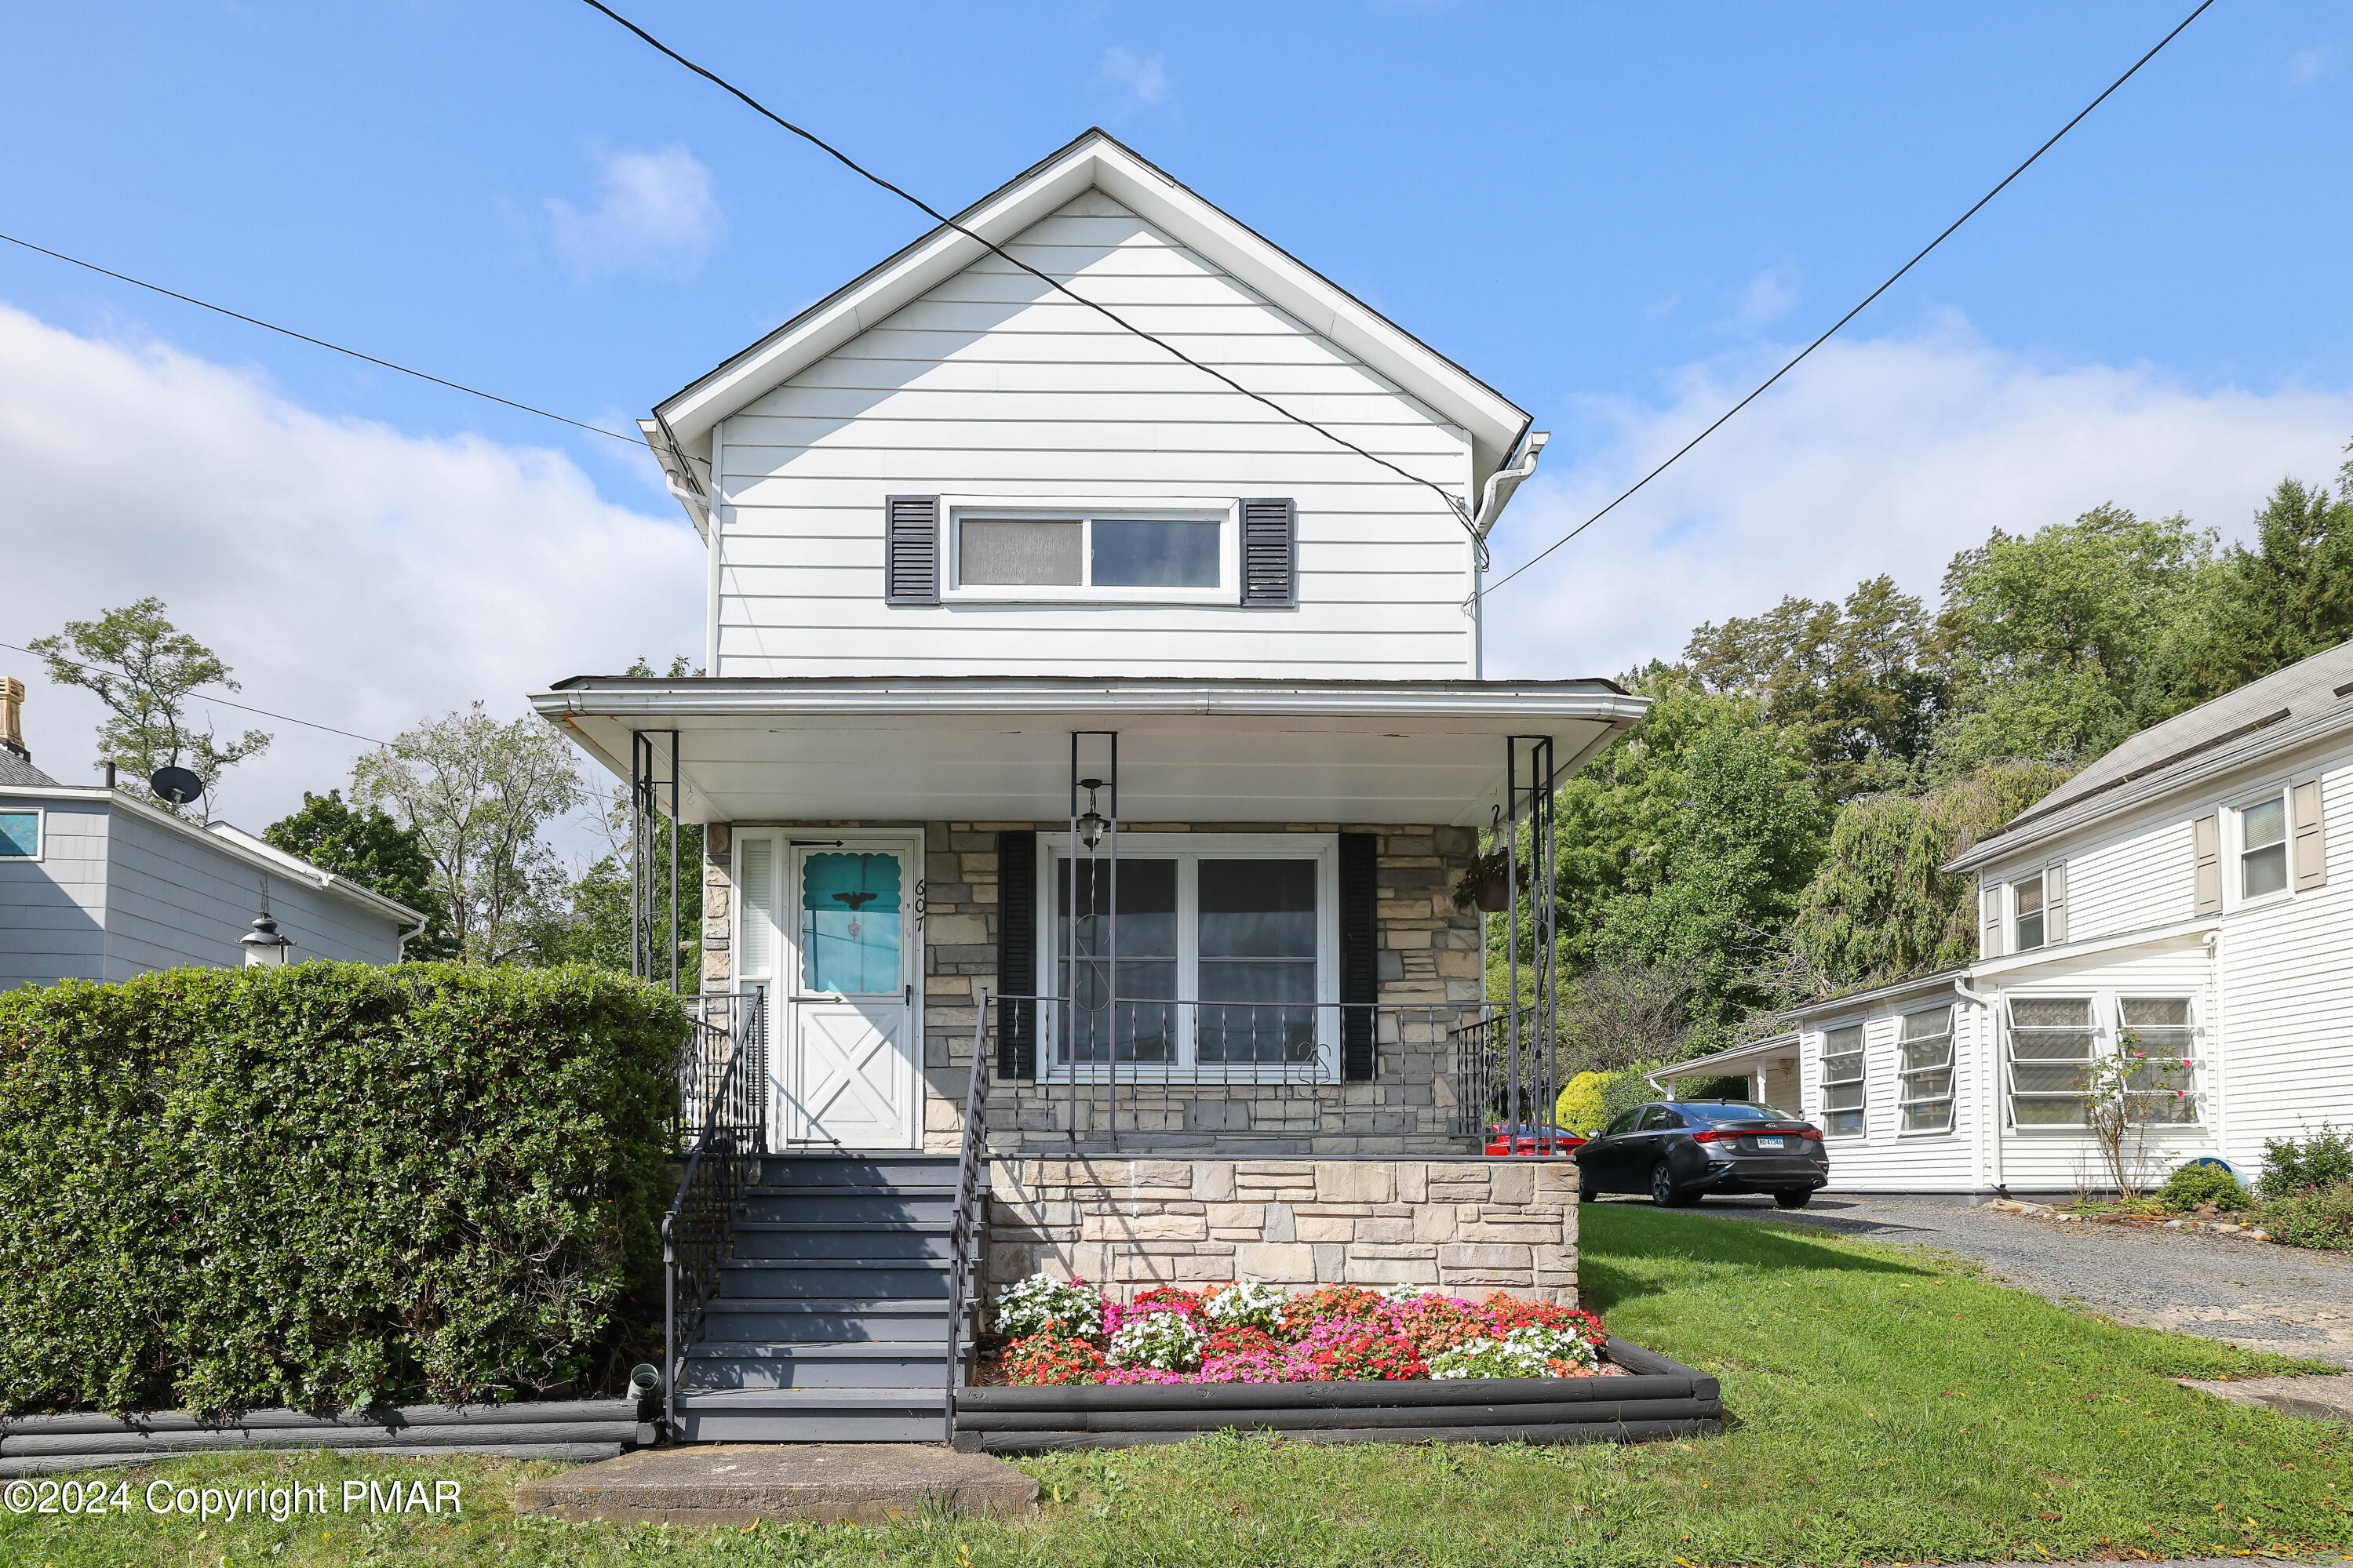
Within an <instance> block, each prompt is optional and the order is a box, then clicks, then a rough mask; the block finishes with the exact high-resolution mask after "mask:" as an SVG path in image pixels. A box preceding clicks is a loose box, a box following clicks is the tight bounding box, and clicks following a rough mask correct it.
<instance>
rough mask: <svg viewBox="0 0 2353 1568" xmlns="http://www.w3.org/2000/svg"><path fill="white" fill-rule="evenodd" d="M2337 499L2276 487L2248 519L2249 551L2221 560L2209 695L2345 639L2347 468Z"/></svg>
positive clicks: (2351, 616)
mask: <svg viewBox="0 0 2353 1568" xmlns="http://www.w3.org/2000/svg"><path fill="white" fill-rule="evenodd" d="M2342 473H2343V482H2342V483H2341V484H2340V485H2339V486H2338V488H2337V496H2336V499H2335V500H2331V499H2330V498H2329V494H2328V491H2327V489H2325V488H2317V487H2316V488H2314V489H2306V488H2305V487H2304V486H2303V485H2302V484H2300V483H2298V482H2297V481H2296V480H2295V479H2282V480H2281V481H2280V485H2279V488H2278V489H2275V490H2274V491H2273V492H2272V496H2271V500H2270V501H2269V502H2268V503H2266V504H2265V506H2264V507H2263V510H2261V511H2259V512H2257V513H2256V514H2255V536H2256V542H2255V548H2254V549H2253V550H2250V549H2248V548H2247V547H2246V546H2244V545H2241V544H2233V545H2232V546H2231V547H2230V548H2229V549H2227V550H2225V551H2224V552H2222V581H2221V591H2220V593H2219V594H2218V595H2217V602H2216V605H2215V612H2214V616H2213V623H2212V626H2211V631H2210V637H2209V644H2208V647H2207V650H2206V658H2205V660H2204V666H2203V668H2202V669H2201V670H2200V674H2201V676H2202V678H2203V681H2202V683H2203V685H2204V686H2205V688H2206V692H2207V695H2210V696H2212V695H2219V694H2220V693H2221V692H2224V691H2228V690H2230V689H2232V688H2233V687H2237V686H2242V685H2244V684H2245V683H2246V682H2248V681H2250V680H2254V679H2259V678H2261V677H2263V676H2266V675H2269V674H2270V673H2271V672H2272V671H2274V670H2275V669H2282V668H2285V667H2287V666H2288V665H2291V664H2294V663H2295V662H2296V661H2297V660H2298V659H2303V658H2311V657H2312V656H2313V655H2314V654H2316V653H2322V652H2325V651H2327V649H2329V648H2332V647H2336V646H2337V644H2338V643H2341V642H2343V641H2345V640H2346V639H2347V638H2348V637H2353V462H2348V463H2347V464H2346V465H2345V467H2344V469H2343V470H2342Z"/></svg>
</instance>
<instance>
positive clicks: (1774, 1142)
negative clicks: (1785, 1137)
mask: <svg viewBox="0 0 2353 1568" xmlns="http://www.w3.org/2000/svg"><path fill="white" fill-rule="evenodd" d="M1757 1147H1758V1148H1759V1149H1778V1148H1779V1147H1781V1141H1780V1140H1779V1139H1778V1138H1759V1139H1758V1140H1757Z"/></svg>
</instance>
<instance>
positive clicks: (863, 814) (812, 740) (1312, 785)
mask: <svg viewBox="0 0 2353 1568" xmlns="http://www.w3.org/2000/svg"><path fill="white" fill-rule="evenodd" d="M532 701H533V706H535V707H536V708H537V709H538V710H539V711H540V712H541V713H542V714H543V715H545V716H546V717H547V718H548V719H549V720H551V721H554V722H555V723H556V724H558V725H560V726H562V727H563V728H564V729H565V731H567V732H568V733H570V734H571V735H572V736H573V738H574V739H575V740H576V741H577V742H579V743H580V744H581V745H582V746H583V747H584V748H585V749H586V750H587V751H588V752H589V753H590V754H591V755H593V756H595V757H596V760H597V761H598V762H599V763H603V764H604V766H605V767H607V769H609V770H610V771H611V772H612V773H614V774H615V775H616V776H617V777H620V778H624V779H626V778H628V776H629V737H630V733H631V731H639V730H642V731H661V735H660V737H659V742H658V744H659V747H660V748H661V750H662V752H663V753H664V757H663V761H662V763H658V764H657V768H658V771H662V772H667V766H666V763H667V751H668V746H669V731H671V730H673V729H675V730H676V731H678V732H679V753H680V760H681V792H680V794H681V802H680V805H681V810H680V814H681V816H684V817H685V818H686V820H688V821H690V822H825V821H840V820H849V821H865V822H896V821H937V820H942V819H949V818H953V819H956V820H962V821H976V820H979V821H994V822H1018V821H1038V820H1045V821H1056V820H1060V819H1061V818H1063V817H1064V816H1066V815H1067V813H1068V810H1069V805H1068V802H1069V798H1070V792H1069V780H1070V757H1071V742H1070V736H1071V731H1074V730H1111V731H1118V733H1119V742H1120V758H1119V761H1120V767H1119V773H1120V779H1119V783H1120V798H1119V808H1120V819H1121V821H1122V822H1123V823H1124V824H1125V825H1128V826H1144V825H1146V824H1150V823H1163V822H1166V823H1179V822H1332V823H1381V822H1395V823H1414V824H1433V825H1447V824H1452V825H1460V826H1484V825H1485V823H1486V822H1487V820H1488V808H1489V807H1490V806H1491V805H1493V804H1494V803H1496V802H1498V801H1499V800H1501V798H1502V795H1503V787H1504V737H1505V736H1507V735H1549V736H1551V737H1552V738H1553V742H1554V755H1555V759H1556V764H1557V765H1558V766H1559V767H1560V768H1561V769H1562V770H1563V772H1564V773H1567V772H1570V771H1573V770H1574V769H1575V768H1577V766H1580V765H1581V764H1582V763H1584V762H1585V761H1586V760H1587V759H1588V758H1590V757H1591V756H1593V755H1594V754H1596V753H1598V752H1599V751H1600V750H1601V748H1603V747H1604V746H1606V745H1608V744H1609V742H1610V740H1612V739H1613V738H1614V737H1615V736H1616V735H1618V734H1619V733H1620V731H1623V730H1625V729H1626V728H1627V727H1628V726H1630V724H1632V723H1633V721H1635V720H1636V719H1637V718H1639V717H1640V716H1641V712H1642V710H1643V709H1644V708H1645V707H1646V706H1647V704H1646V703H1645V701H1644V700H1642V699H1641V698H1638V697H1630V696H1628V695H1626V694H1625V693H1624V692H1622V691H1620V690H1619V689H1617V688H1616V687H1615V686H1613V685H1611V684H1610V683H1609V682H1608V681H1601V680H1557V681H1323V682H1297V681H1271V680H1249V679H1225V680H1088V679H1076V678H1071V679H1040V678H1024V677H977V676H965V677H936V678H930V679H886V678H866V679H799V678H788V679H748V680H712V679H704V680H665V679H628V678H610V679H608V678H603V677H590V676H583V677H579V678H575V679H571V680H566V681H563V682H560V683H559V684H557V685H556V686H555V687H554V688H553V689H549V690H547V691H543V692H539V693H536V694H534V695H533V698H532ZM1092 755H1093V753H1090V756H1091V757H1092ZM1090 771H1092V770H1090ZM665 793H667V792H665ZM1106 805H1108V803H1106Z"/></svg>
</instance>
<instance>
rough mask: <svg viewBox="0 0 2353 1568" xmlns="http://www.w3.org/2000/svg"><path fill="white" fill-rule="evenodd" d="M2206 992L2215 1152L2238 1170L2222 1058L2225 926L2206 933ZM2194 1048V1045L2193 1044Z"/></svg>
mask: <svg viewBox="0 0 2353 1568" xmlns="http://www.w3.org/2000/svg"><path fill="white" fill-rule="evenodd" d="M2205 940H2206V985H2207V992H2206V994H2207V995H2208V996H2210V997H2211V998H2212V1001H2211V1004H2209V1005H2208V1006H2207V1009H2206V1016H2205V1019H2204V1023H2205V1025H2206V1049H2205V1050H2204V1052H2202V1053H2201V1054H2202V1055H2203V1056H2204V1057H2205V1058H2206V1064H2207V1065H2206V1099H2207V1103H2208V1104H2210V1105H2211V1106H2212V1107H2213V1108H2214V1118H2213V1121H2214V1152H2216V1153H2218V1154H2220V1155H2221V1157H2222V1159H2223V1160H2224V1161H2225V1162H2226V1163H2230V1164H2231V1166H2232V1169H2234V1170H2235V1169H2237V1162H2235V1161H2232V1159H2231V1110H2230V1106H2231V1100H2230V1095H2229V1092H2228V1091H2229V1089H2230V1079H2229V1077H2228V1071H2229V1069H2228V1067H2227V1065H2226V1064H2225V1063H2224V1061H2223V1047H2222V1026H2223V1024H2224V1022H2225V1021H2226V1020H2225V1017H2224V1015H2223V1010H2222V1009H2223V1004H2222V928H2221V926H2219V925H2218V926H2212V927H2210V928H2209V929H2208V930H2207V932H2206V939H2205ZM2192 1048H2193V1049H2194V1048H2195V1047H2192Z"/></svg>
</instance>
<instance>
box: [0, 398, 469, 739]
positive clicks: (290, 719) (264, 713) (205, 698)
mask: <svg viewBox="0 0 2353 1568" xmlns="http://www.w3.org/2000/svg"><path fill="white" fill-rule="evenodd" d="M428 379H429V378H428ZM0 647H5V648H12V649H14V650H15V651H16V652H17V653H29V654H32V656H33V657H34V658H57V660H58V663H59V664H64V665H70V666H72V667H73V668H76V669H94V670H96V671H98V672H99V673H100V675H111V676H113V677H114V678H115V679H117V680H130V679H132V677H131V676H128V675H126V674H124V673H123V672H122V671H121V670H119V669H109V668H106V666H104V665H102V664H84V663H83V662H81V660H79V659H74V658H58V656H57V655H55V654H47V653H39V652H37V651H35V650H34V649H32V648H29V647H18V646H17V645H16V644H15V643H12V642H0ZM196 700H197V701H199V702H217V703H219V704H220V705H221V706H222V707H224V708H235V709H237V710H239V711H240V712H246V713H258V714H259V715H260V716H261V717H263V718H264V719H275V720H277V721H279V722H280V723H283V724H300V725H302V726H303V727H304V728H305V729H311V730H324V731H326V732H327V733H328V734H330V735H341V736H343V738H344V739H346V740H351V741H365V742H367V743H368V744H369V745H371V746H388V745H390V744H392V742H389V741H379V740H377V739H376V738H375V736H374V735H358V734H353V732H352V731H349V730H338V729H336V728H335V727H334V726H333V725H332V724H322V723H319V722H317V721H314V720H310V719H297V718H295V717H294V715H292V714H291V713H272V712H271V711H270V710H269V709H267V708H256V707H254V706H253V705H252V704H251V703H249V702H233V701H231V700H229V699H227V698H226V697H214V696H210V695H208V694H207V695H199V696H198V697H197V699H196Z"/></svg>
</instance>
